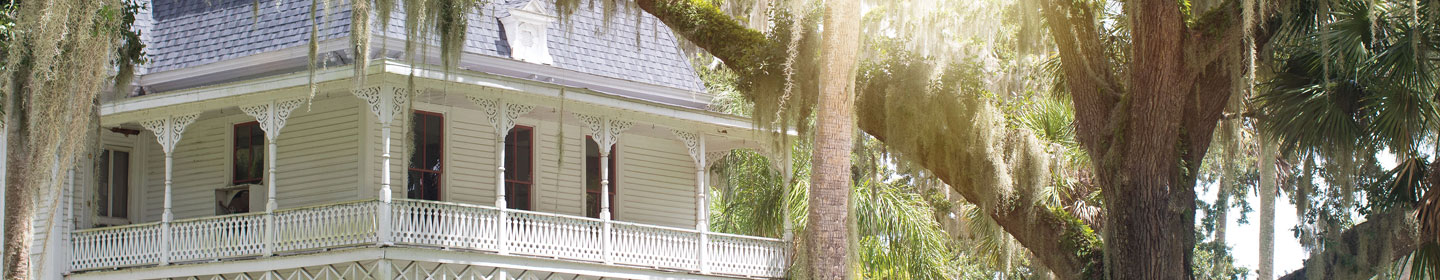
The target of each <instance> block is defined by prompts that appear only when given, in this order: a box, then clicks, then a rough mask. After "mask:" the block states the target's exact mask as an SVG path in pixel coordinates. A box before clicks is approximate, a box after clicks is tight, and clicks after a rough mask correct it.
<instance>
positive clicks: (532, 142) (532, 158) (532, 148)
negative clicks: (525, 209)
mask: <svg viewBox="0 0 1440 280" xmlns="http://www.w3.org/2000/svg"><path fill="white" fill-rule="evenodd" d="M516 128H523V129H524V130H525V133H529V134H530V164H531V166H530V168H527V169H526V170H529V171H530V176H526V177H530V180H529V181H522V180H515V179H509V178H506V179H505V184H506V185H507V186H508V185H509V184H523V185H525V186H526V187H527V188H530V191H529V192H528V194H529V197H527V199H528V200H530V203H528V204H529V205H530V209H529V210H535V205H534V203H533V202H534V199H535V166H534V164H535V127H533V126H526V125H515V127H512V128H510V131H509V133H507V134H505V136H506V138H509V137H510V136H511V135H515V132H516V130H515V129H516ZM513 145H516V144H515V143H512V142H510V141H505V147H503V149H506V150H509V149H510V146H513ZM505 156H510V153H509V151H506V153H505ZM502 160H503V159H502ZM512 170H515V169H514V168H511V166H510V162H505V172H510V171H512ZM502 175H503V174H502ZM505 177H510V176H505ZM513 195H514V194H512V193H510V192H509V191H508V190H507V191H506V193H505V197H506V198H511V197H512V196H513ZM514 207H515V206H514V205H510V206H509V208H514Z"/></svg>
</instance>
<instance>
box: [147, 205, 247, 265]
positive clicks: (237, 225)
mask: <svg viewBox="0 0 1440 280" xmlns="http://www.w3.org/2000/svg"><path fill="white" fill-rule="evenodd" d="M265 230H266V228H265V215H264V213H252V214H240V215H226V216H219V217H211V218H200V219H189V220H179V221H174V222H171V223H170V231H171V233H170V261H171V262H185V261H198V260H217V259H224V258H233V257H243V256H258V255H260V252H261V251H262V250H263V249H264V247H265V243H264V237H265Z"/></svg>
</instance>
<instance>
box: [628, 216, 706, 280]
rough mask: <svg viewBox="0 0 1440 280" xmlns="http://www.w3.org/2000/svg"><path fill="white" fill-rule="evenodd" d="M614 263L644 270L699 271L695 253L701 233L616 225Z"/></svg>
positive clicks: (637, 225)
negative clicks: (652, 268) (643, 268)
mask: <svg viewBox="0 0 1440 280" xmlns="http://www.w3.org/2000/svg"><path fill="white" fill-rule="evenodd" d="M613 223H614V227H612V228H611V230H614V232H612V233H611V235H610V236H611V237H612V238H614V239H615V242H614V244H615V248H614V250H615V252H614V254H615V259H614V260H615V263H619V264H628V265H637V266H644V267H656V268H669V269H681V270H700V267H699V266H698V265H699V263H700V262H699V261H698V260H697V259H696V258H695V257H696V256H698V254H697V253H696V251H698V250H700V232H698V231H694V230H688V229H687V230H681V229H675V228H666V227H658V226H652V225H642V224H635V223H626V222H613Z"/></svg>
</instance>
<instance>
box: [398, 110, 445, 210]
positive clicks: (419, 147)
mask: <svg viewBox="0 0 1440 280" xmlns="http://www.w3.org/2000/svg"><path fill="white" fill-rule="evenodd" d="M414 113H415V114H414V121H413V122H412V123H413V127H411V133H412V135H413V139H412V140H413V141H414V143H416V144H415V145H414V151H413V152H414V154H412V155H411V156H410V163H409V164H408V167H407V168H406V169H407V170H408V171H409V172H407V174H406V176H407V178H406V179H407V183H406V184H407V185H406V186H405V188H406V194H405V197H406V198H410V199H426V200H436V201H439V200H441V199H443V198H442V197H441V195H440V194H441V193H442V188H443V187H444V178H445V168H444V167H445V166H444V163H445V162H444V157H445V156H444V155H445V142H444V141H445V117H444V115H441V114H439V113H432V112H425V111H414ZM432 138H433V139H432ZM431 145H433V146H434V147H433V150H432V147H431ZM432 163H433V164H432ZM427 181H428V182H429V183H427ZM416 184H419V185H418V186H417V185H416Z"/></svg>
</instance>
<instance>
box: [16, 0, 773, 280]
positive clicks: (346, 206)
mask: <svg viewBox="0 0 1440 280" xmlns="http://www.w3.org/2000/svg"><path fill="white" fill-rule="evenodd" d="M311 2H312V1H309V0H280V1H260V3H261V7H259V11H260V12H259V16H258V17H257V18H252V16H253V15H254V14H253V13H252V11H253V10H252V9H253V7H252V6H251V5H253V4H254V3H255V2H254V1H252V0H210V1H195V0H155V1H154V2H153V3H152V5H153V14H146V15H144V16H143V18H144V19H143V20H142V23H141V24H139V25H138V26H140V27H141V28H142V29H144V31H145V32H146V34H149V35H148V36H147V37H148V38H147V40H149V53H150V55H151V58H152V60H153V61H152V63H151V64H149V65H147V66H146V67H147V69H145V72H144V74H143V75H141V76H140V78H139V91H140V93H138V94H135V96H130V97H125V98H114V99H113V100H107V101H105V102H104V103H103V104H102V109H101V114H102V125H103V128H105V130H104V131H102V132H101V135H100V137H99V138H100V146H101V147H102V148H101V149H100V150H99V151H97V153H98V154H94V155H87V156H93V159H95V160H91V161H86V162H84V163H82V164H80V165H78V166H77V167H76V168H74V169H72V170H69V171H67V173H66V174H65V177H66V178H68V181H69V182H70V183H69V184H65V188H64V190H62V191H63V193H65V194H67V195H64V196H61V197H62V199H61V201H62V203H60V204H57V205H46V206H44V207H43V208H44V209H42V215H39V216H40V217H39V218H38V222H39V223H37V225H36V228H37V235H36V240H37V242H35V243H36V249H35V250H33V251H34V252H35V254H36V256H37V258H39V259H37V260H36V261H35V266H34V269H35V270H36V271H37V272H39V273H40V276H41V277H42V278H46V279H52V278H62V277H63V278H72V279H156V278H173V279H715V278H777V277H781V276H783V275H784V272H785V271H784V269H785V267H786V265H787V261H788V255H789V252H788V248H789V247H790V246H789V245H788V240H785V239H788V238H781V239H775V238H761V237H753V236H739V235H730V234H721V233H714V232H710V231H709V230H708V229H707V227H706V224H707V222H706V217H707V215H708V206H707V205H706V201H707V199H706V193H707V187H706V182H707V176H706V175H707V174H706V173H707V172H705V171H704V170H705V167H706V166H708V165H709V163H710V162H712V161H713V160H714V159H716V158H718V157H719V156H721V155H723V154H724V153H725V152H727V151H729V150H732V149H751V148H755V149H758V148H762V147H765V146H766V145H761V144H758V143H762V142H765V141H767V140H764V139H766V138H765V137H767V136H766V135H768V133H767V132H764V131H760V130H757V129H755V128H753V127H752V126H751V121H750V120H748V119H745V118H741V117H736V116H733V115H727V114H721V113H716V112H711V111H708V110H707V109H706V108H707V107H708V105H709V103H710V100H711V97H712V96H710V95H709V94H707V93H705V90H704V87H703V85H702V84H701V83H700V81H699V79H698V77H697V76H696V74H695V72H694V70H693V69H691V68H690V65H689V63H688V61H687V60H686V59H685V57H684V54H682V52H681V51H680V50H679V48H678V47H677V46H676V40H675V38H674V37H673V35H671V33H670V32H669V30H668V28H666V27H665V26H664V24H663V23H659V22H657V21H656V20H655V18H653V17H650V16H648V15H643V16H641V17H640V18H639V19H636V18H634V16H633V15H630V16H627V15H619V16H617V18H614V19H613V20H612V21H610V22H609V23H608V25H609V27H608V28H607V27H604V26H606V23H604V22H603V20H604V16H603V15H602V11H600V10H599V8H598V7H595V8H589V7H584V6H582V10H581V11H579V12H577V13H576V14H575V16H574V17H573V18H572V19H571V21H570V22H568V23H564V22H559V21H558V20H557V19H556V18H555V16H554V15H553V14H552V12H550V10H551V9H550V8H549V7H548V5H549V4H548V3H546V2H549V1H544V0H529V1H527V0H497V1H492V2H495V3H490V4H486V5H485V6H484V7H483V9H482V11H480V12H479V13H477V14H472V15H471V17H470V19H471V28H470V32H469V33H468V38H467V43H466V44H465V46H466V47H465V52H464V53H463V55H462V56H461V58H460V65H459V66H458V67H457V68H458V69H457V70H455V71H452V72H449V73H446V72H445V71H442V70H441V69H440V67H438V66H434V64H437V63H436V61H438V60H436V59H435V57H434V55H435V54H438V53H439V52H438V51H437V50H433V49H432V50H431V51H429V52H422V53H427V54H431V57H429V58H428V59H421V60H422V62H417V63H414V64H412V63H410V60H408V59H402V58H400V57H401V56H400V52H399V51H398V50H401V49H403V48H404V32H403V28H402V27H401V25H402V24H403V23H404V20H403V18H400V17H397V18H396V19H395V20H392V21H390V23H391V26H388V27H387V28H375V29H374V30H375V31H374V33H373V34H370V35H371V37H372V38H373V39H372V40H373V42H374V43H373V48H372V49H371V50H370V51H371V52H372V53H373V54H374V55H372V57H374V58H375V59H373V60H372V61H370V62H368V63H369V64H368V65H369V67H368V71H367V72H366V73H365V78H364V81H363V83H362V84H357V83H356V81H355V80H354V79H352V78H353V74H354V68H352V67H353V66H354V64H355V62H354V61H355V60H354V58H353V57H350V56H349V54H348V53H349V51H348V50H349V47H350V46H351V45H350V43H349V42H350V39H349V36H350V34H349V30H350V28H349V26H348V25H349V24H350V19H349V13H350V11H349V10H348V8H347V6H348V4H347V3H339V4H337V5H335V9H333V10H332V11H331V15H330V16H329V17H328V18H327V17H314V18H316V19H322V20H324V19H328V21H326V22H325V24H323V25H322V27H323V29H321V30H320V33H321V34H322V36H321V39H322V43H321V44H320V52H321V53H324V54H326V56H327V59H326V62H325V63H326V64H327V67H325V68H324V69H323V70H320V71H319V72H318V73H317V74H316V75H315V77H314V81H313V82H312V81H311V77H310V75H309V73H307V71H305V65H306V57H307V55H306V54H307V52H306V50H307V48H308V46H307V40H308V38H309V30H310V28H311V25H310V20H311V18H312V16H311V15H310V14H309V10H310V7H309V5H310V3H311ZM397 10H398V9H397ZM412 74H413V75H414V79H413V83H412V80H410V76H411V75H412ZM312 85H314V86H316V89H315V92H316V94H315V95H314V96H313V98H312V97H311V96H310V94H311V86H312ZM412 85H413V87H414V90H413V93H414V94H413V95H411V94H407V93H412V91H411V89H410V87H411V86H412ZM770 154H771V155H775V156H777V160H776V161H777V162H783V160H779V159H780V158H779V157H785V156H784V155H782V154H777V153H770ZM607 185H608V186H609V187H608V188H606V187H602V186H607ZM52 220H53V221H57V222H53V223H52V222H50V221H52ZM52 233H58V234H52Z"/></svg>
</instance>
